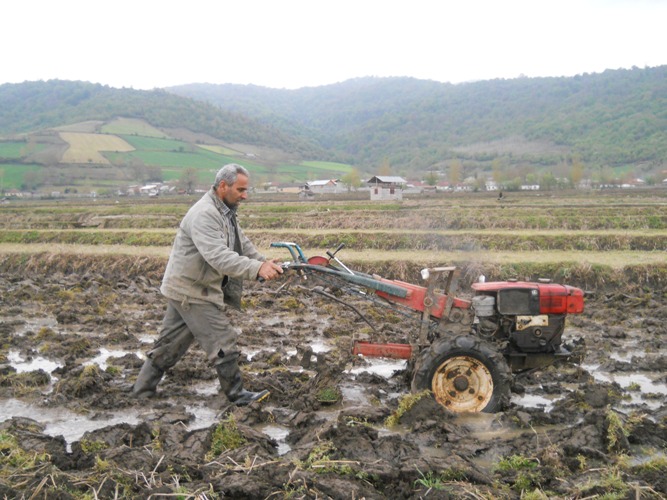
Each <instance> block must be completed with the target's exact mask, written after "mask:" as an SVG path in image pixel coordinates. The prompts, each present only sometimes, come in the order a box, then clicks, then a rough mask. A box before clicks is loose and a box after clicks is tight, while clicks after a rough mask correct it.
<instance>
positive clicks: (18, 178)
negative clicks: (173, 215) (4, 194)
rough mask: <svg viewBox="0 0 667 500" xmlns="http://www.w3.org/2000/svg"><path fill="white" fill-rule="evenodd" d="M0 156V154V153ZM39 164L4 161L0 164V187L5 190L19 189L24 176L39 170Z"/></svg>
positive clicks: (40, 167)
mask: <svg viewBox="0 0 667 500" xmlns="http://www.w3.org/2000/svg"><path fill="white" fill-rule="evenodd" d="M0 156H1V155H0ZM43 168H44V167H42V166H41V165H35V164H29V165H24V164H19V163H4V164H0V189H3V190H5V191H7V190H9V189H21V185H22V184H23V182H24V176H25V174H27V173H28V172H41V171H42V169H43Z"/></svg>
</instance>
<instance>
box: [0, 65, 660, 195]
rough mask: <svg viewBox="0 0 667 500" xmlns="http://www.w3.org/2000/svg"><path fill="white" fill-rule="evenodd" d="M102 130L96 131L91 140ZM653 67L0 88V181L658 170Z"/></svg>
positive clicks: (590, 174) (651, 175)
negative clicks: (232, 164)
mask: <svg viewBox="0 0 667 500" xmlns="http://www.w3.org/2000/svg"><path fill="white" fill-rule="evenodd" d="M109 135H113V136H114V137H115V139H113V138H110V137H100V136H109ZM665 158H667V66H661V67H656V68H644V69H639V68H634V69H632V70H608V71H605V72H604V73H601V74H584V75H579V76H576V77H572V78H519V79H513V80H491V81H482V82H474V83H466V84H458V85H452V84H442V83H438V82H433V81H425V80H417V79H413V78H359V79H353V80H349V81H346V82H342V83H338V84H335V85H327V86H323V87H312V88H302V89H298V90H279V89H269V88H263V87H257V86H252V85H231V84H225V85H213V84H197V83H193V84H190V85H184V86H179V87H172V88H168V89H161V90H160V89H156V90H152V91H141V90H134V89H127V88H123V89H115V88H110V87H108V86H103V85H97V84H91V83H86V82H68V81H59V80H52V81H47V82H43V81H41V82H25V83H22V84H5V85H0V181H1V183H0V184H1V186H0V187H1V188H2V189H6V188H11V187H22V188H24V189H35V188H37V187H41V188H45V187H47V186H51V187H53V188H54V189H56V188H58V186H70V185H79V186H81V185H87V186H89V187H90V188H91V189H92V187H96V188H99V187H109V189H112V188H114V187H116V186H118V185H120V184H128V183H131V182H144V181H151V180H173V179H178V178H180V177H182V176H183V175H184V171H185V169H187V168H192V169H194V170H196V175H197V177H198V179H199V181H200V182H206V181H207V179H208V178H209V177H210V171H211V170H213V169H215V168H216V167H217V166H219V165H221V164H222V163H224V162H228V161H236V162H239V163H242V164H244V165H246V166H247V167H248V168H250V169H251V171H253V175H255V180H256V181H258V182H261V183H264V182H268V181H277V182H303V181H304V180H308V179H313V178H323V177H341V176H342V175H344V174H345V173H346V172H349V171H350V169H351V168H353V167H356V168H357V169H358V170H360V171H361V172H362V174H374V173H379V172H391V173H394V174H400V175H404V176H405V177H408V178H410V179H419V178H424V177H427V176H428V175H432V174H429V173H428V172H439V173H440V175H441V176H442V177H443V178H445V179H447V180H449V181H450V182H459V181H460V180H463V179H465V178H469V179H471V178H474V179H477V180H479V181H480V182H483V181H484V179H487V178H488V177H493V178H494V179H495V180H497V181H502V182H503V183H509V182H512V183H514V184H515V185H516V183H524V182H528V183H531V182H541V183H542V184H543V185H547V184H546V183H547V181H549V182H552V183H553V182H554V179H555V178H556V177H561V178H563V177H570V178H571V179H573V178H574V173H573V172H574V171H575V170H577V171H578V173H577V176H578V177H579V178H586V179H593V180H594V181H598V182H601V183H604V182H606V181H611V180H624V179H634V178H636V177H643V178H645V179H646V180H647V182H649V183H654V182H659V181H661V180H662V179H663V178H664V177H665V173H664V171H665V168H667V165H666V160H665Z"/></svg>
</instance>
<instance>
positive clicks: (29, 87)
mask: <svg viewBox="0 0 667 500" xmlns="http://www.w3.org/2000/svg"><path fill="white" fill-rule="evenodd" d="M116 117H126V118H137V119H142V120H145V121H147V122H148V123H150V124H151V125H153V126H155V127H158V128H165V129H169V128H174V129H176V128H181V129H187V130H189V131H192V132H196V133H205V134H208V135H210V136H212V137H216V138H219V139H222V140H224V141H225V142H228V143H245V144H259V145H263V146H267V147H277V148H282V149H285V150H290V151H292V152H293V153H294V154H301V155H305V156H321V155H323V153H322V151H321V148H319V147H318V146H316V145H313V144H312V143H308V142H307V141H305V140H303V139H301V138H299V137H297V136H295V135H291V134H288V133H284V132H283V131H281V130H279V129H277V128H275V127H273V126H272V125H270V124H267V123H260V122H259V121H257V120H255V119H252V118H250V117H249V115H248V114H245V113H243V114H240V113H235V112H233V111H229V110H224V109H220V108H219V107H217V106H213V105H211V104H208V103H205V102H202V101H197V100H194V99H189V98H184V97H180V96H177V95H175V94H173V93H168V92H166V91H164V90H159V89H156V90H152V91H145V90H134V89H127V88H123V89H117V88H112V87H108V86H105V85H99V84H92V83H88V82H73V81H63V80H49V81H37V82H25V83H20V84H4V85H0V135H11V134H17V133H23V132H36V131H39V130H44V129H48V128H52V127H59V126H63V125H70V124H74V123H78V122H84V121H87V120H102V121H106V120H111V119H113V118H116Z"/></svg>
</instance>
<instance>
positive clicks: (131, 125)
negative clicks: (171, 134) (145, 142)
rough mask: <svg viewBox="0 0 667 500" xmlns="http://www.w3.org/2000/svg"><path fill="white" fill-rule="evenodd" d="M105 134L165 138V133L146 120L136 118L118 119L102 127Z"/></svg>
mask: <svg viewBox="0 0 667 500" xmlns="http://www.w3.org/2000/svg"><path fill="white" fill-rule="evenodd" d="M102 133H104V134H120V135H131V134H134V135H140V136H142V137H162V138H163V137H165V133H164V132H162V130H159V129H157V128H155V127H153V126H151V125H149V124H148V123H146V122H145V121H144V120H137V119H136V118H116V119H115V120H113V121H112V122H109V123H108V124H106V125H104V126H103V127H102Z"/></svg>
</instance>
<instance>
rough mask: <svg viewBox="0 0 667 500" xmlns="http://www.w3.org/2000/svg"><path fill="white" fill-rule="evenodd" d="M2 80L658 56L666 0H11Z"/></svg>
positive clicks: (507, 69)
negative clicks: (102, 0) (104, 0)
mask: <svg viewBox="0 0 667 500" xmlns="http://www.w3.org/2000/svg"><path fill="white" fill-rule="evenodd" d="M2 17H3V23H2V25H3V26H2V29H1V30H0V47H1V48H2V49H1V53H2V57H1V58H0V84H2V83H20V82H24V81H35V80H50V79H61V80H82V81H89V82H93V83H101V84H103V85H109V86H111V87H118V88H121V87H128V88H135V89H153V88H163V87H169V86H173V85H181V84H186V83H216V84H222V83H236V84H253V85H259V86H264V87H271V88H284V89H296V88H302V87H316V86H321V85H329V84H333V83H338V82H342V81H345V80H348V79H351V78H360V77H367V76H375V77H395V76H408V77H414V78H419V79H424V80H435V81H439V82H449V83H461V82H469V81H478V80H490V79H495V78H506V79H511V78H518V77H521V76H526V77H546V76H574V75H577V74H583V73H600V72H602V71H604V70H605V69H619V68H631V67H633V66H637V67H640V68H643V67H654V66H660V65H663V64H667V28H665V22H666V21H667V0H558V1H556V0H454V1H452V0H409V1H397V0H336V1H332V0H236V1H234V2H231V1H229V0H187V1H185V0H178V1H176V0H132V1H128V0H114V1H106V2H101V1H95V0H58V1H54V0H14V1H8V2H5V3H4V4H3V7H2Z"/></svg>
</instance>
